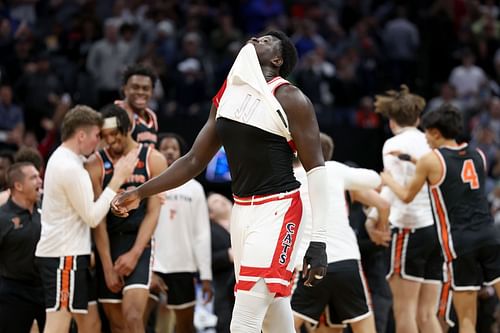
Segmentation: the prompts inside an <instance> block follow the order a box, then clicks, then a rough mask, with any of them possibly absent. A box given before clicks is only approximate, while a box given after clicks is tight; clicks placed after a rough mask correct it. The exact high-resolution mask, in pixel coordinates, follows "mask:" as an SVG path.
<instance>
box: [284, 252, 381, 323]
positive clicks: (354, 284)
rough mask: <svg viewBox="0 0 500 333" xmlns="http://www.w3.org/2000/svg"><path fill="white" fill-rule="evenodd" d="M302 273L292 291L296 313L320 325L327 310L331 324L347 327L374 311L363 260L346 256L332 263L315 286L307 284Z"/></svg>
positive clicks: (327, 321)
mask: <svg viewBox="0 0 500 333" xmlns="http://www.w3.org/2000/svg"><path fill="white" fill-rule="evenodd" d="M304 281H305V279H304V278H303V277H302V273H300V274H299V280H298V282H297V287H296V289H295V291H294V293H293V295H292V300H291V304H292V310H293V312H294V315H296V316H298V317H300V318H302V319H304V320H306V321H307V322H310V323H312V324H314V325H318V323H319V320H320V317H321V315H322V314H323V312H325V315H326V324H327V325H328V326H330V327H345V326H346V324H349V323H353V322H357V321H360V320H363V319H364V318H367V317H368V316H370V315H371V313H372V309H371V299H370V295H369V292H368V285H367V282H366V280H365V277H364V274H363V269H362V268H361V262H360V261H358V260H342V261H338V262H334V263H330V264H328V273H327V274H326V276H325V277H324V278H323V280H322V281H321V282H320V283H319V284H317V285H316V286H314V287H312V288H311V287H306V286H304Z"/></svg>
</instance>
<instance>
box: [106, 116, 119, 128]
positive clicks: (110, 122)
mask: <svg viewBox="0 0 500 333" xmlns="http://www.w3.org/2000/svg"><path fill="white" fill-rule="evenodd" d="M110 128H118V119H116V117H109V118H104V123H103V124H102V129H110Z"/></svg>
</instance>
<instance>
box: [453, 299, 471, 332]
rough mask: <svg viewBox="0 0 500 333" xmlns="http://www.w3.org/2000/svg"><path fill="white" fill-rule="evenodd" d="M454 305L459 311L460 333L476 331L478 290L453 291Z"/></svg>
mask: <svg viewBox="0 0 500 333" xmlns="http://www.w3.org/2000/svg"><path fill="white" fill-rule="evenodd" d="M453 306H454V307H455V311H456V313H457V318H458V330H459V333H475V332H476V320H477V291H476V290H470V291H453Z"/></svg>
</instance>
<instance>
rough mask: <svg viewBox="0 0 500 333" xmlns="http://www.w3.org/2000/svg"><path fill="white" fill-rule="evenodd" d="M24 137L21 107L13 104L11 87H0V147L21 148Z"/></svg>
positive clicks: (6, 85)
mask: <svg viewBox="0 0 500 333" xmlns="http://www.w3.org/2000/svg"><path fill="white" fill-rule="evenodd" d="M23 136H24V113H23V110H22V109H21V107H20V106H19V105H17V104H14V103H13V94H12V87H11V86H10V85H9V84H1V85H0V147H2V148H14V149H16V148H17V147H19V146H21V143H22V140H23Z"/></svg>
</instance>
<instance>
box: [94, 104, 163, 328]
mask: <svg viewBox="0 0 500 333" xmlns="http://www.w3.org/2000/svg"><path fill="white" fill-rule="evenodd" d="M101 113H102V116H103V118H104V125H103V127H102V131H101V136H102V138H103V140H104V142H105V144H106V148H103V149H100V150H99V151H98V152H97V153H96V154H94V155H93V156H92V158H91V159H90V160H89V162H88V163H87V165H86V167H87V169H88V170H89V173H90V177H91V179H92V184H93V186H94V191H95V193H96V194H99V193H100V192H101V191H102V189H103V188H105V187H106V185H107V184H108V183H109V182H110V180H111V178H112V177H113V174H114V173H115V172H116V171H115V169H114V165H115V163H116V161H118V160H119V159H120V158H121V157H122V156H124V155H126V154H128V153H129V152H131V151H134V150H136V149H138V150H139V152H138V159H139V161H138V162H137V164H136V166H135V169H134V171H133V172H132V175H131V176H130V177H128V178H127V180H126V181H125V182H124V183H123V185H122V186H121V189H123V190H125V189H130V188H135V187H137V186H140V185H141V184H143V183H145V182H146V181H147V180H148V179H150V178H151V177H154V176H156V175H158V174H160V172H161V171H163V170H164V169H165V168H166V162H165V158H164V157H163V156H162V155H161V154H160V153H159V152H158V151H157V150H155V149H154V148H153V147H152V146H151V145H147V144H139V143H137V142H136V141H134V140H133V139H132V136H131V133H130V128H131V124H130V120H129V117H128V115H127V112H126V111H125V110H123V109H122V108H120V107H119V106H117V105H109V106H107V107H105V108H104V109H103V110H102V112H101ZM159 212H160V199H159V198H158V197H157V196H153V197H151V198H149V199H147V200H143V201H142V202H141V203H140V205H139V207H138V208H137V209H136V210H134V211H133V212H132V213H131V214H130V215H129V216H128V217H126V218H121V217H117V216H115V215H113V214H111V213H109V214H108V215H107V216H106V219H105V220H104V221H103V223H101V224H100V225H99V226H97V228H96V229H95V231H94V240H95V243H96V247H97V251H98V254H99V256H98V258H97V265H96V266H97V269H96V271H97V281H98V290H97V296H98V300H99V302H100V303H102V304H103V308H104V312H105V313H106V316H107V317H108V319H109V321H110V325H111V331H112V332H113V333H116V332H122V331H123V330H126V331H127V332H131V333H138V332H142V333H144V324H143V319H142V318H143V316H144V311H145V309H146V305H147V300H148V296H149V285H150V279H151V274H152V272H151V270H152V267H151V266H152V245H151V236H152V235H153V232H154V230H155V228H156V224H157V222H158V215H159Z"/></svg>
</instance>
